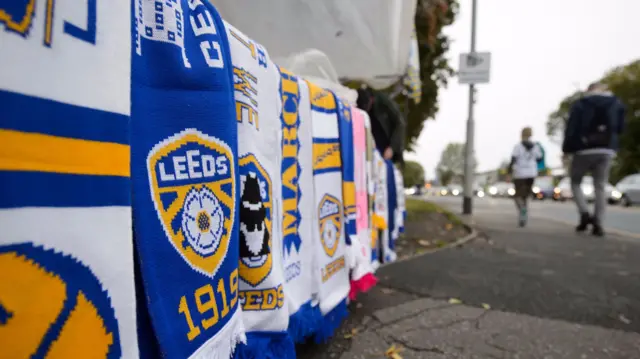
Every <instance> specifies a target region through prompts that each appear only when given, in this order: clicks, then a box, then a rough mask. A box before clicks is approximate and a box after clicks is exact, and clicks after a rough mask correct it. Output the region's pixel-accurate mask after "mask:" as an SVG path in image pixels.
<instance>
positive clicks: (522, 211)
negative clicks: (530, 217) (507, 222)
mask: <svg viewBox="0 0 640 359" xmlns="http://www.w3.org/2000/svg"><path fill="white" fill-rule="evenodd" d="M518 224H519V225H520V227H524V226H526V225H527V209H526V208H522V209H520V219H519V221H518Z"/></svg>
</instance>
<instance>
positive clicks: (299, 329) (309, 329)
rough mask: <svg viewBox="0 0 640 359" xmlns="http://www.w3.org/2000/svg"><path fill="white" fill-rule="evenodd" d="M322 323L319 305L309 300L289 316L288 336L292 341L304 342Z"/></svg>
mask: <svg viewBox="0 0 640 359" xmlns="http://www.w3.org/2000/svg"><path fill="white" fill-rule="evenodd" d="M321 324H322V312H320V307H318V306H317V305H312V304H311V301H309V302H307V303H305V304H303V305H302V306H301V307H300V309H298V311H297V312H295V313H294V314H293V315H292V316H290V317H289V329H288V331H289V336H291V339H292V340H293V342H294V343H296V344H297V343H304V342H305V340H306V339H307V338H308V337H310V336H312V335H313V334H314V333H315V332H316V331H317V330H318V327H320V325H321Z"/></svg>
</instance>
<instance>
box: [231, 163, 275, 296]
mask: <svg viewBox="0 0 640 359" xmlns="http://www.w3.org/2000/svg"><path fill="white" fill-rule="evenodd" d="M239 165H240V177H241V181H242V183H241V186H240V187H241V188H242V191H241V193H242V194H241V197H240V278H242V280H244V281H245V282H247V283H249V284H250V285H252V286H254V287H256V286H258V285H259V284H260V283H262V282H263V281H264V280H265V279H266V278H267V277H268V276H269V273H271V267H272V263H273V259H272V256H271V244H272V240H271V238H272V235H273V231H272V223H273V219H272V216H273V207H272V206H273V205H272V198H271V179H270V178H269V176H268V174H267V172H266V171H265V170H264V168H263V167H262V166H261V164H260V162H258V160H257V159H256V157H255V156H254V155H252V154H247V155H245V156H243V157H241V158H240V160H239Z"/></svg>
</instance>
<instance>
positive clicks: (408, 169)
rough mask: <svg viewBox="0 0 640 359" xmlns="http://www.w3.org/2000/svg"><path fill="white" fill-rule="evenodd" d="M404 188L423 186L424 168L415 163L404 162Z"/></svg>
mask: <svg viewBox="0 0 640 359" xmlns="http://www.w3.org/2000/svg"><path fill="white" fill-rule="evenodd" d="M402 178H403V179H404V187H405V188H409V187H413V186H424V168H422V165H421V164H419V163H418V162H415V161H405V162H404V168H403V169H402Z"/></svg>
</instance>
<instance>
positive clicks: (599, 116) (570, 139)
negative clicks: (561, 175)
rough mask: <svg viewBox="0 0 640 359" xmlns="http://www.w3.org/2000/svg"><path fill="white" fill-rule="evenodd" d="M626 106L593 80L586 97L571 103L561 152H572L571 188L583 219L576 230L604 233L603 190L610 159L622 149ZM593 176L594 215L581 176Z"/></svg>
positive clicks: (607, 178) (605, 199)
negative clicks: (590, 211)
mask: <svg viewBox="0 0 640 359" xmlns="http://www.w3.org/2000/svg"><path fill="white" fill-rule="evenodd" d="M624 115H625V107H624V105H623V104H622V102H621V101H620V100H619V99H618V98H617V97H616V96H614V95H613V94H612V93H611V92H609V91H608V89H607V87H606V85H604V84H602V83H593V84H591V85H589V87H588V88H587V92H586V94H585V96H583V97H582V98H580V99H578V100H577V101H576V102H574V104H573V105H572V106H571V110H570V112H569V120H568V121H567V126H566V129H565V133H564V141H563V144H562V152H563V153H564V155H565V156H568V155H572V157H573V158H572V159H571V166H570V169H569V176H570V178H571V191H572V192H573V198H574V201H575V203H576V206H577V208H578V213H579V215H580V221H579V223H578V226H577V227H576V231H578V232H584V231H585V230H587V227H588V226H589V225H590V224H591V225H592V231H591V232H592V234H593V235H595V236H604V229H603V228H602V222H603V219H604V214H605V210H606V207H607V196H606V195H605V192H604V189H605V184H606V183H608V182H609V170H610V168H611V160H612V158H613V157H614V156H615V154H616V152H617V150H618V148H619V142H620V140H619V138H620V135H621V134H622V131H623V130H624ZM587 173H590V174H591V176H592V177H593V189H594V194H595V209H594V213H593V216H591V215H590V214H589V207H588V206H587V201H586V199H585V196H584V193H583V192H582V187H581V184H582V178H583V177H584V176H585V175H586V174H587Z"/></svg>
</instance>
